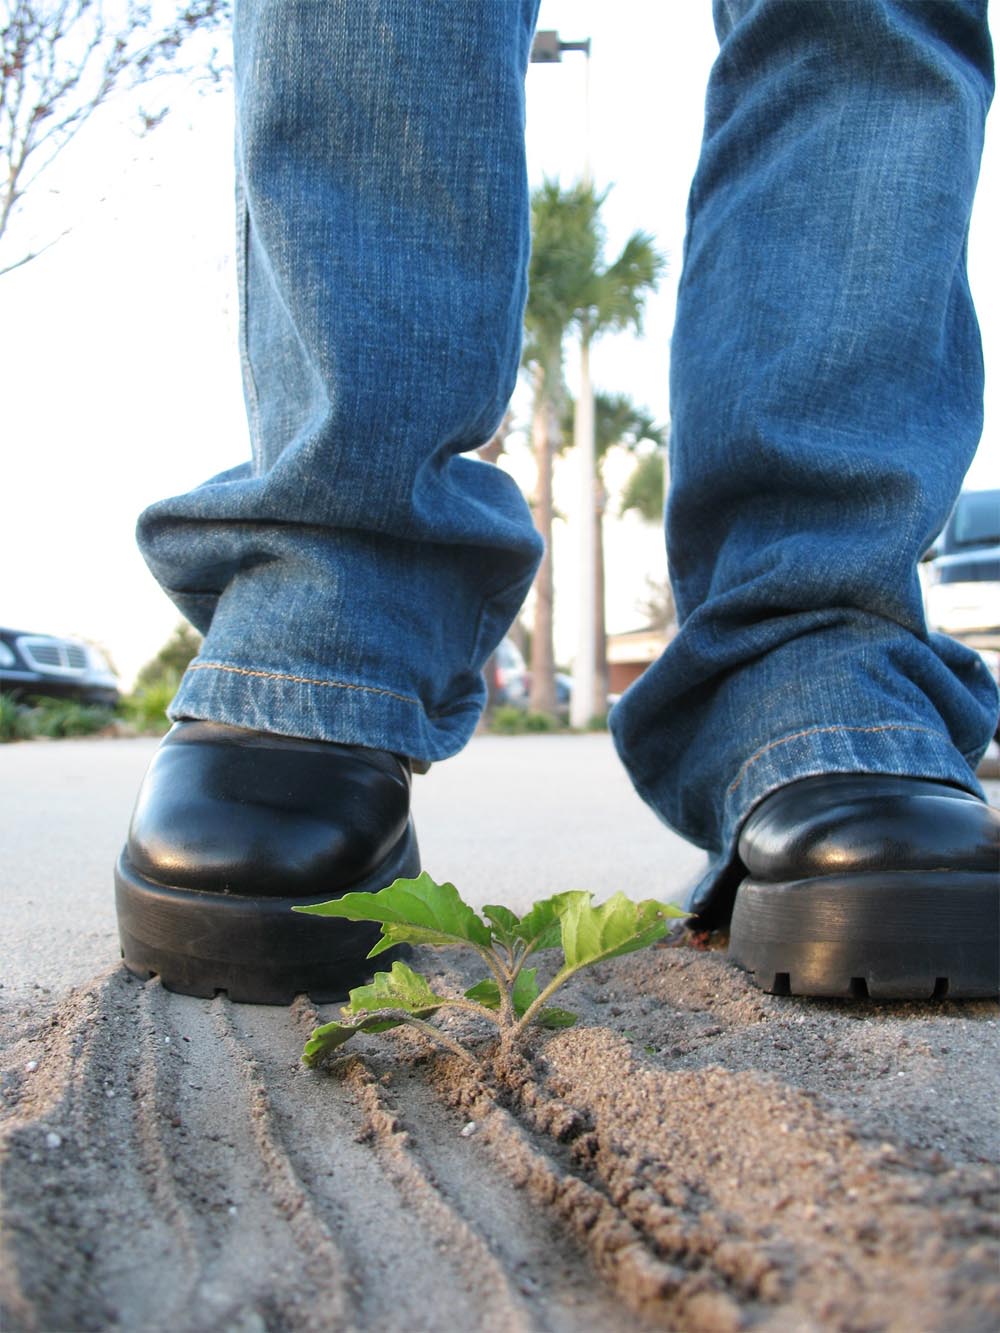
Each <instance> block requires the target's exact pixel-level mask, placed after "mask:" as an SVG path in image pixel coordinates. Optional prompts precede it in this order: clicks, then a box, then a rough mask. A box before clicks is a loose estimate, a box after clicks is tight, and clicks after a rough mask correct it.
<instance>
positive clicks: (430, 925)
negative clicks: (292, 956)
mask: <svg viewBox="0 0 1000 1333" xmlns="http://www.w3.org/2000/svg"><path fill="white" fill-rule="evenodd" d="M293 910H294V911H296V912H308V913H311V914H313V915H315V916H334V917H343V918H345V919H346V920H348V921H378V922H381V925H382V938H381V939H380V940H379V941H378V943H377V944H376V945H375V947H374V949H372V950H371V952H370V953H369V954H368V957H369V958H374V957H375V956H376V955H377V954H380V953H384V952H385V950H386V949H391V948H392V947H393V945H395V944H432V945H435V946H437V947H438V948H449V947H451V948H454V947H455V946H456V945H462V944H471V945H473V946H474V947H477V948H480V949H488V948H489V947H490V944H491V942H492V935H491V932H490V928H489V926H487V925H486V923H485V922H484V921H482V920H481V919H480V918H479V917H478V916H477V915H476V913H475V912H474V911H473V910H472V908H471V907H470V906H469V905H468V903H464V902H463V901H462V899H461V897H460V896H459V892H458V890H457V889H456V888H455V886H454V884H437V883H435V881H434V880H432V879H431V877H430V875H428V874H426V873H425V874H422V875H418V876H417V878H416V879H397V880H395V881H394V882H393V883H392V884H390V885H389V886H388V887H387V888H384V889H380V890H379V892H378V893H345V894H344V896H343V897H342V898H334V899H332V900H331V901H330V902H327V903H317V904H316V905H315V906H310V907H296V908H294V909H293Z"/></svg>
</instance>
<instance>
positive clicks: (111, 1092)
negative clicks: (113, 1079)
mask: <svg viewBox="0 0 1000 1333" xmlns="http://www.w3.org/2000/svg"><path fill="white" fill-rule="evenodd" d="M104 1095H105V1097H113V1096H114V1095H115V1090H114V1088H105V1089H104Z"/></svg>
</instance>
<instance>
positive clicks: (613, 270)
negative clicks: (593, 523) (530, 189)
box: [524, 180, 665, 712]
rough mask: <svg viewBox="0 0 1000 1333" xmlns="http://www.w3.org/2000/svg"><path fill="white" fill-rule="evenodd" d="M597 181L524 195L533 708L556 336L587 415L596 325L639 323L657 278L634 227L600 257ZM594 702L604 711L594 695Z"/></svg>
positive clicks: (538, 691)
mask: <svg viewBox="0 0 1000 1333" xmlns="http://www.w3.org/2000/svg"><path fill="white" fill-rule="evenodd" d="M606 197H607V191H604V192H602V193H598V192H597V191H596V190H595V189H594V187H593V186H592V185H590V184H578V185H574V186H571V187H570V188H569V189H568V190H563V189H561V188H560V186H559V183H558V181H551V180H547V181H545V183H544V184H543V185H542V186H540V187H539V189H537V190H536V191H535V192H534V193H533V195H532V199H531V217H532V253H531V266H530V269H529V279H528V305H527V310H526V312H525V324H526V328H527V335H528V336H527V341H526V344H525V352H524V361H525V364H526V365H527V366H528V367H529V368H530V370H531V373H532V383H533V389H534V402H533V406H532V429H531V435H532V443H533V446H534V451H535V460H536V463H537V467H538V488H537V492H536V496H535V524H536V526H537V528H538V530H539V532H540V533H541V535H542V537H543V539H544V541H545V544H546V556H545V558H544V559H543V561H542V565H541V567H540V569H539V572H538V575H537V577H536V581H535V627H534V633H533V635H532V692H531V706H532V708H534V709H537V710H538V711H541V712H552V711H553V710H554V708H555V702H556V699H555V675H554V657H553V651H552V614H553V607H554V588H553V582H552V563H551V543H552V458H553V454H554V452H555V449H556V447H557V440H558V437H559V430H558V423H559V416H560V410H559V409H560V405H561V401H562V399H563V397H564V389H563V343H564V340H565V338H566V335H567V333H569V332H570V331H571V330H575V331H576V332H577V333H578V335H579V338H580V348H581V371H582V374H581V379H582V384H581V400H582V402H581V406H580V408H579V411H580V412H581V413H583V414H584V417H585V418H586V416H587V413H588V412H589V414H590V415H589V419H590V420H591V421H592V419H593V412H592V402H591V392H592V391H591V388H590V381H589V353H590V346H591V343H592V342H593V340H594V339H595V338H597V337H599V336H600V335H601V334H602V333H612V332H619V331H622V330H625V329H632V330H634V331H635V332H636V333H639V332H641V327H642V312H643V307H644V305H645V301H646V297H647V295H648V294H649V292H650V291H652V290H654V289H655V287H656V285H657V282H658V281H659V276H660V273H661V272H662V270H663V266H664V263H665V260H664V258H663V256H662V255H661V254H660V253H659V252H658V251H657V250H656V249H655V247H654V245H653V241H652V238H651V237H650V236H649V235H648V234H647V233H645V232H641V231H637V232H634V233H633V234H632V235H631V236H630V237H629V238H628V240H627V241H626V243H625V246H624V248H623V249H622V252H621V254H620V255H619V256H618V258H617V259H615V260H614V261H613V262H612V263H611V264H607V265H606V264H605V263H604V260H603V253H604V245H605V232H604V227H603V225H602V223H601V219H600V210H601V205H602V204H603V203H604V200H605V198H606ZM599 697H600V700H601V702H600V707H599V708H594V707H590V706H591V705H592V704H593V701H592V700H588V701H587V703H588V707H590V710H591V712H598V711H599V712H603V711H604V701H603V700H604V697H603V695H602V696H599Z"/></svg>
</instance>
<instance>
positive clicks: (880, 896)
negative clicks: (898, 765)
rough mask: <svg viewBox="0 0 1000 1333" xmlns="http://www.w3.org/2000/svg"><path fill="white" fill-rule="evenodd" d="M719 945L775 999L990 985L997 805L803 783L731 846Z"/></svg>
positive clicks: (998, 926)
mask: <svg viewBox="0 0 1000 1333" xmlns="http://www.w3.org/2000/svg"><path fill="white" fill-rule="evenodd" d="M739 854H740V858H741V860H742V862H743V865H744V866H745V867H746V870H747V872H748V878H747V879H745V880H744V881H743V883H742V884H741V885H740V888H739V891H738V893H737V895H736V902H735V906H734V908H733V917H732V923H731V927H730V939H729V954H730V957H731V958H732V959H733V961H734V962H736V963H738V964H739V965H740V966H741V967H744V968H746V969H747V971H749V972H752V973H753V976H754V981H755V982H756V984H757V985H758V986H760V987H762V989H764V990H768V991H772V992H774V993H776V994H779V995H840V996H855V997H857V996H865V995H870V996H872V997H875V998H885V999H927V998H929V997H935V998H943V997H944V996H946V995H947V996H950V997H972V996H993V995H996V994H997V992H998V989H1000V813H998V812H997V811H996V810H991V809H990V807H989V806H986V805H984V804H983V802H982V801H979V800H977V799H976V797H974V796H970V795H969V794H968V793H967V792H964V791H960V790H959V789H958V788H956V787H950V786H947V785H946V784H944V783H941V782H932V781H926V780H923V779H919V778H897V777H886V776H880V775H876V774H830V775H827V776H823V777H815V778H804V779H802V780H801V781H799V782H794V783H791V784H790V785H789V786H787V787H782V788H780V789H779V790H778V791H776V792H773V793H772V794H771V795H770V796H768V797H767V799H766V800H764V801H763V802H762V803H761V804H760V805H759V806H758V807H757V809H756V810H754V811H753V813H752V814H751V815H750V817H749V819H748V820H747V822H746V824H745V825H744V827H743V831H742V834H741V836H740V841H739Z"/></svg>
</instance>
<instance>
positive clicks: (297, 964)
mask: <svg viewBox="0 0 1000 1333" xmlns="http://www.w3.org/2000/svg"><path fill="white" fill-rule="evenodd" d="M419 873H420V853H419V851H418V849H417V839H416V834H415V833H414V831H413V826H412V824H411V825H410V826H409V827H408V829H407V831H406V833H405V834H404V836H403V837H402V838H401V839H400V841H399V843H398V844H397V845H396V847H395V848H393V851H392V852H391V854H390V855H389V856H388V857H387V858H386V859H385V861H384V862H383V863H382V865H381V866H379V868H378V870H377V871H375V872H373V873H372V874H370V875H367V876H366V877H365V878H364V879H363V880H359V881H358V882H357V883H356V884H352V885H350V886H349V887H348V888H346V889H342V890H341V892H342V893H354V892H362V893H377V892H378V890H379V889H384V888H385V886H386V885H387V884H391V883H392V882H393V880H395V879H399V878H410V877H412V876H415V875H417V874H419ZM337 896H338V895H337V894H334V893H326V894H322V895H321V896H320V897H317V898H308V897H307V898H303V897H302V896H296V897H291V898H241V897H237V896H236V895H234V894H224V893H202V892H198V891H195V890H192V889H177V888H169V887H167V886H164V885H162V884H154V883H152V882H151V881H149V880H147V879H144V878H143V877H142V876H141V875H139V874H138V873H137V872H136V871H135V869H134V868H133V867H132V866H130V865H129V862H128V858H127V856H126V854H125V852H123V853H122V855H121V857H120V859H119V861H118V865H117V867H116V869H115V899H116V903H117V907H118V933H119V937H120V939H121V949H122V958H123V959H124V960H125V966H126V967H127V968H128V970H129V971H130V972H132V973H134V974H135V976H137V977H139V978H141V979H142V980H144V981H146V980H148V979H149V978H150V977H151V976H158V977H159V978H160V981H161V982H162V984H163V986H164V987H165V988H166V989H167V990H172V991H179V992H180V993H181V994H182V995H200V996H203V997H205V998H211V997H212V996H215V995H217V994H219V993H220V992H225V993H226V994H227V995H228V996H229V998H230V999H231V1000H233V1001H234V1002H236V1003H238V1004H280V1005H287V1004H291V1002H292V1001H293V1000H294V999H295V997H296V996H297V995H302V994H306V995H308V996H309V997H310V999H312V1000H313V1001H314V1003H316V1004H323V1003H326V1002H328V1001H330V1000H339V999H342V998H343V997H344V996H346V995H347V992H348V991H349V990H350V989H351V987H352V986H358V985H360V984H361V983H362V982H365V981H368V980H370V979H371V976H372V973H373V972H374V970H375V967H376V966H378V967H379V968H382V967H388V966H389V965H390V963H391V962H392V959H393V958H394V957H400V956H402V955H401V953H400V952H399V951H390V952H387V953H385V954H380V955H379V959H378V963H377V964H373V963H369V962H368V961H367V959H366V955H367V953H368V951H369V950H370V949H371V948H372V946H373V945H374V944H375V941H376V940H377V939H378V938H379V935H380V933H381V928H380V927H379V926H378V925H376V924H375V923H369V922H366V921H361V922H354V921H342V920H339V919H337V918H334V917H319V916H304V915H302V914H301V913H299V912H293V911H292V907H293V906H294V907H303V906H307V905H312V904H313V903H322V902H328V901H329V900H330V899H331V898H335V897H337Z"/></svg>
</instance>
